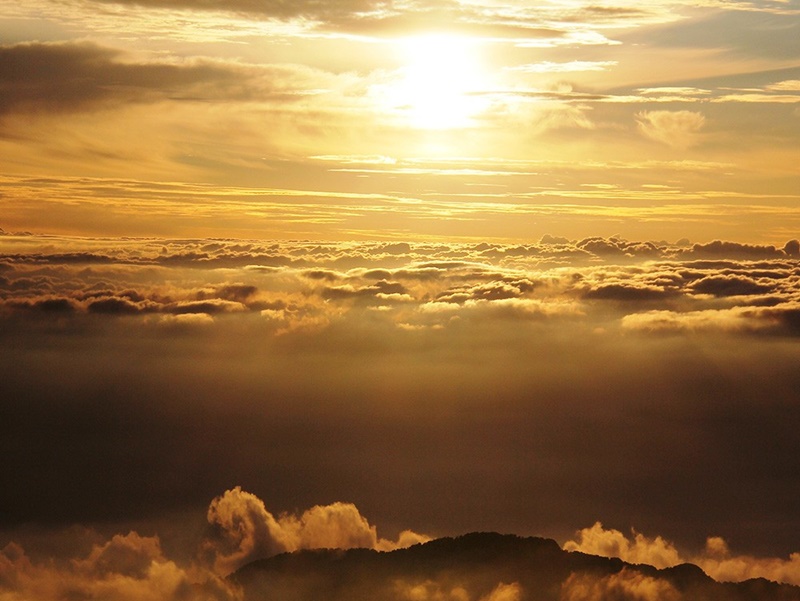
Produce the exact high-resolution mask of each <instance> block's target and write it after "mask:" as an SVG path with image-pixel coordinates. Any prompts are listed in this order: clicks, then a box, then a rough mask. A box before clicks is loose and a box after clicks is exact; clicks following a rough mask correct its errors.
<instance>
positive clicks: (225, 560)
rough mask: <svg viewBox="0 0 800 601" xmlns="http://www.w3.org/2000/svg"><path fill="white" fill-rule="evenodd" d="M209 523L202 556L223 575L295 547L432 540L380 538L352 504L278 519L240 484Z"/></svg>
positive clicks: (218, 503)
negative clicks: (208, 531)
mask: <svg viewBox="0 0 800 601" xmlns="http://www.w3.org/2000/svg"><path fill="white" fill-rule="evenodd" d="M208 522H209V524H210V526H211V532H210V533H209V535H208V536H207V537H206V539H205V540H204V541H203V545H202V549H201V557H202V559H203V560H204V562H205V563H207V564H209V565H211V566H212V567H213V569H214V570H215V571H216V572H218V573H219V574H222V575H225V574H229V573H231V572H233V571H235V570H237V569H238V568H240V567H241V566H243V565H244V564H246V563H249V562H251V561H254V560H256V559H263V558H266V557H270V556H272V555H276V554H278V553H284V552H288V551H296V550H298V549H353V548H367V549H377V550H381V551H388V550H393V549H397V548H401V547H406V546H411V545H413V544H417V543H420V542H425V541H427V540H430V537H427V536H425V535H421V534H416V533H414V532H412V531H410V530H406V531H404V532H402V533H401V534H400V536H399V538H398V540H397V541H390V540H386V539H382V538H379V537H378V533H377V530H376V528H375V526H372V525H370V523H369V522H368V521H367V519H366V518H365V517H364V516H362V515H361V513H360V512H359V511H358V508H357V507H356V506H355V505H353V504H352V503H341V502H336V503H332V504H330V505H315V506H314V507H312V508H310V509H308V510H306V511H304V512H303V513H302V514H301V515H299V516H298V515H295V514H291V513H286V514H282V515H280V516H279V517H278V518H276V517H275V516H273V514H272V513H270V512H269V511H267V509H266V508H265V506H264V502H263V501H262V500H261V499H259V498H258V497H257V496H255V495H253V494H251V493H248V492H246V491H243V490H242V489H241V487H239V486H237V487H235V488H233V489H231V490H227V491H225V493H224V494H222V495H221V496H219V497H217V498H215V499H214V500H213V501H212V502H211V505H210V506H209V509H208Z"/></svg>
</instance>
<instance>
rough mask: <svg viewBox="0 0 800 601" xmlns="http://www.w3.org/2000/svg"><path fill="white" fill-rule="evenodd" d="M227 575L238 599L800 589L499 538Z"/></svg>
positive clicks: (326, 556)
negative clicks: (727, 580) (723, 579)
mask: <svg viewBox="0 0 800 601" xmlns="http://www.w3.org/2000/svg"><path fill="white" fill-rule="evenodd" d="M230 579H231V580H232V581H233V582H235V583H237V584H238V585H239V586H241V587H242V589H243V591H244V595H245V599H246V601H273V600H274V601H312V600H313V601H368V600H369V601H429V600H430V601H526V600H530V601H800V587H797V586H792V585H788V584H779V583H776V582H771V581H768V580H765V579H762V578H759V579H752V580H747V581H744V582H739V583H722V582H717V581H715V580H713V579H712V578H710V577H709V576H707V575H706V574H705V573H704V572H703V571H702V570H701V569H700V568H699V567H697V566H695V565H692V564H682V565H678V566H675V567H672V568H666V569H657V568H654V567H653V566H649V565H642V564H630V563H626V562H624V561H622V560H621V559H617V558H608V557H598V556H595V555H588V554H585V553H579V552H569V551H565V550H563V549H561V547H560V546H559V545H558V543H556V542H555V541H553V540H550V539H545V538H536V537H527V538H523V537H519V536H514V535H504V534H497V533H472V534H466V535H464V536H459V537H456V538H440V539H436V540H433V541H430V542H428V543H424V544H418V545H414V546H413V547H409V548H406V549H398V550H396V551H391V552H379V551H374V550H371V549H350V550H338V549H317V550H303V551H296V552H294V553H284V554H281V555H276V556H274V557H270V558H268V559H262V560H259V561H255V562H253V563H250V564H248V565H246V566H244V567H242V568H241V569H240V570H238V571H237V572H235V573H234V574H232V575H231V576H230Z"/></svg>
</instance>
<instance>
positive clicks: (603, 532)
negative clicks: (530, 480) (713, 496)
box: [564, 522, 800, 599]
mask: <svg viewBox="0 0 800 601" xmlns="http://www.w3.org/2000/svg"><path fill="white" fill-rule="evenodd" d="M564 549H566V550H567V551H580V552H582V553H589V554H591V555H601V556H603V557H619V558H620V559H622V560H623V561H626V562H629V563H644V564H649V565H652V566H655V567H657V568H669V567H673V566H676V565H679V564H682V563H693V564H695V565H697V566H699V567H700V568H702V569H703V571H704V572H705V573H706V574H708V575H709V576H711V577H712V578H713V579H714V580H717V581H720V582H742V581H744V580H748V579H751V578H766V579H767V580H772V581H774V582H784V583H787V584H795V585H800V553H792V554H791V555H790V556H789V558H788V559H781V558H776V557H754V556H752V555H734V554H732V553H731V551H730V549H729V548H728V544H727V543H726V542H725V540H724V539H723V538H721V537H719V536H711V537H709V538H708V539H707V540H706V545H705V548H704V549H703V551H702V552H701V553H700V554H699V555H696V556H684V555H681V553H679V552H678V550H677V548H676V547H675V545H674V544H672V543H671V542H669V541H668V540H665V539H664V538H662V537H661V536H656V537H654V538H650V537H647V536H645V535H643V534H641V533H639V532H636V531H632V532H631V535H630V536H626V535H625V534H624V533H622V532H620V531H619V530H614V529H613V528H612V529H607V528H604V527H603V525H602V524H601V523H600V522H596V523H595V524H594V525H593V526H591V527H589V528H584V529H582V530H580V531H578V532H577V533H576V539H575V540H569V541H567V542H566V543H564ZM573 598H574V599H583V598H586V599H589V598H595V597H581V596H578V597H570V599H573ZM643 598H644V599H650V598H658V599H662V598H667V597H663V596H657V597H649V596H644V597H643Z"/></svg>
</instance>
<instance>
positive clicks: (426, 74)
mask: <svg viewBox="0 0 800 601" xmlns="http://www.w3.org/2000/svg"><path fill="white" fill-rule="evenodd" d="M399 49H400V53H401V55H402V58H401V60H402V61H403V67H402V68H401V69H400V70H399V72H398V73H397V75H398V79H397V80H396V81H394V82H393V83H391V84H390V85H389V86H388V87H387V88H386V89H385V93H386V102H387V103H388V104H389V106H390V108H391V110H392V111H394V112H396V113H399V114H400V115H402V117H403V119H404V120H405V121H406V122H407V123H408V124H409V125H411V126H413V127H416V128H422V129H452V128H458V127H467V126H469V125H470V124H471V123H472V122H473V121H474V118H475V117H476V116H477V115H478V113H480V112H481V110H482V109H483V108H484V107H485V104H486V103H485V100H484V98H482V97H481V95H480V92H481V91H482V90H485V89H486V84H487V80H488V78H487V75H486V73H485V71H484V68H483V65H482V63H481V60H480V53H479V43H478V41H477V40H475V39H473V38H468V37H463V36H455V35H444V34H439V35H425V36H415V37H409V38H405V39H403V40H402V41H401V42H399Z"/></svg>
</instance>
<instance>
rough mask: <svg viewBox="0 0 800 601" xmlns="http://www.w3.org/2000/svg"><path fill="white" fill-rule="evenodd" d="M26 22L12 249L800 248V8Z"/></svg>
mask: <svg viewBox="0 0 800 601" xmlns="http://www.w3.org/2000/svg"><path fill="white" fill-rule="evenodd" d="M0 6H2V10H0V15H2V17H0V41H2V46H0V53H1V55H2V56H0V58H1V59H2V60H0V86H2V87H1V88H0V89H2V92H3V93H2V97H1V99H0V156H1V157H2V165H3V168H2V173H1V174H0V177H2V180H0V181H1V182H2V194H3V195H2V202H3V218H2V224H0V226H1V227H3V228H4V229H5V230H6V231H11V232H16V231H31V232H36V233H59V234H73V235H132V236H158V235H176V236H189V237H191V236H197V235H203V236H229V237H240V238H241V237H245V238H281V239H298V238H311V239H326V240H352V239H386V238H402V239H446V240H453V239H487V238H491V239H497V240H503V241H521V240H531V239H536V240H538V239H539V238H540V237H541V236H542V235H545V234H550V235H555V236H563V237H567V238H571V239H576V238H583V237H586V236H590V235H604V236H610V235H622V236H624V237H626V238H629V239H630V238H634V239H652V240H656V239H658V240H661V239H665V240H668V241H676V240H678V239H680V238H684V237H686V238H689V239H690V240H692V241H698V242H708V241H711V240H713V239H715V238H721V239H735V240H739V241H743V242H761V243H778V242H784V241H785V240H786V239H790V238H792V237H794V236H795V232H796V230H797V226H798V212H797V210H798V209H797V205H798V189H800V181H799V180H798V156H800V149H799V148H798V140H800V115H799V114H798V108H797V107H798V101H799V100H800V83H799V82H800V67H798V51H797V43H796V40H797V37H798V35H799V33H798V20H797V19H798V10H800V8H798V6H797V3H796V0H792V1H788V2H787V1H777V0H776V1H758V2H723V1H707V2H682V1H675V2H669V1H648V2H636V3H633V2H626V1H616V2H615V1H610V2H603V3H581V2H570V1H563V2H561V1H551V2H524V1H520V2H510V1H508V2H494V1H490V0H487V1H486V2H480V1H463V2H462V1H457V0H447V1H445V0H442V1H424V0H417V1H396V2H391V1H383V0H354V1H348V0H345V1H342V2H320V1H306V0H303V1H299V2H290V3H287V2H278V1H271V0H265V1H263V2H257V1H255V0H232V1H230V2H221V1H215V2H194V1H190V0H142V1H138V2H133V1H126V0H121V1H119V2H110V1H105V0H81V1H77V0H76V1H70V0H60V1H55V0H30V1H26V2H24V3H19V2H7V1H5V0H4V1H3V2H2V5H0Z"/></svg>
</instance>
